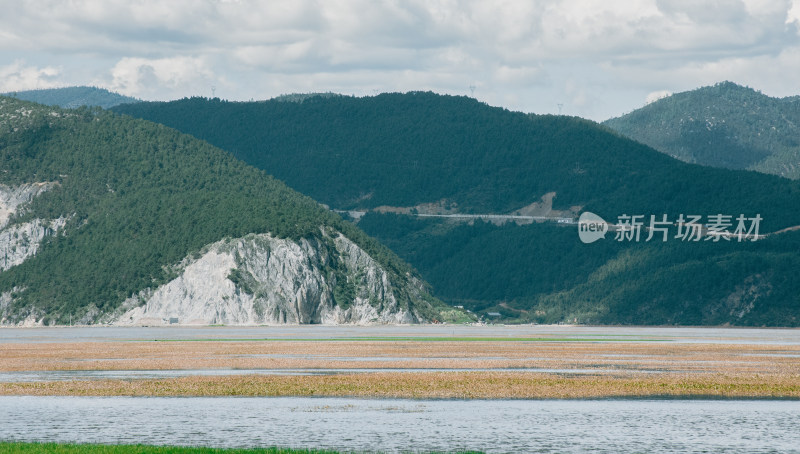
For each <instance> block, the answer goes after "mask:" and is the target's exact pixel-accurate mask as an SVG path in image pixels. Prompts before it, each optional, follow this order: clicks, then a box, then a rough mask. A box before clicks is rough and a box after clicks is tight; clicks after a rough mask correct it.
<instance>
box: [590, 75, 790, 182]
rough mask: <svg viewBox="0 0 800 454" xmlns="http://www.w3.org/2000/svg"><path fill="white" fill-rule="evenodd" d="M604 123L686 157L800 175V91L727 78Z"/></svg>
mask: <svg viewBox="0 0 800 454" xmlns="http://www.w3.org/2000/svg"><path fill="white" fill-rule="evenodd" d="M603 124H604V125H606V126H608V127H610V128H611V129H613V130H615V131H617V132H619V133H620V134H623V135H625V136H627V137H630V138H632V139H634V140H637V141H639V142H641V143H644V144H646V145H649V146H651V147H653V148H654V149H656V150H658V151H661V152H663V153H666V154H668V155H670V156H673V157H676V158H678V159H680V160H682V161H686V162H693V163H697V164H702V165H707V166H713V167H723V168H729V169H750V170H756V171H759V172H764V173H770V174H775V175H780V176H784V177H787V178H792V179H798V178H800V96H791V97H786V98H772V97H769V96H767V95H764V94H762V93H760V92H758V91H756V90H754V89H752V88H749V87H742V86H740V85H737V84H735V83H732V82H722V83H718V84H716V85H713V86H709V87H702V88H698V89H696V90H691V91H686V92H682V93H676V94H673V95H671V96H668V97H666V98H662V99H660V100H658V101H655V102H653V103H651V104H648V105H646V106H644V107H642V108H640V109H637V110H635V111H633V112H631V113H628V114H626V115H623V116H621V117H618V118H612V119H610V120H607V121H605V122H603Z"/></svg>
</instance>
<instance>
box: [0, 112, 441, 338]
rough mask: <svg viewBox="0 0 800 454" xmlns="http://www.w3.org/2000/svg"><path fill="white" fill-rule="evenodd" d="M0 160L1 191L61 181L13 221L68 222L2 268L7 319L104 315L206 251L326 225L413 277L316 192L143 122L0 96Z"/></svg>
mask: <svg viewBox="0 0 800 454" xmlns="http://www.w3.org/2000/svg"><path fill="white" fill-rule="evenodd" d="M0 163H1V164H0V184H3V185H6V186H7V187H13V186H15V185H20V184H23V183H31V182H55V183H57V186H56V187H55V188H54V189H52V190H50V191H48V192H45V193H44V194H42V195H40V196H39V197H38V198H35V199H34V200H33V201H32V202H31V203H30V205H29V206H27V207H26V209H25V210H24V211H23V212H21V213H18V214H17V215H15V216H14V217H13V218H12V219H11V224H19V223H22V222H25V221H27V220H30V219H35V218H36V219H56V218H59V217H63V218H66V219H68V223H67V227H66V228H65V229H64V230H63V231H61V232H59V234H57V235H55V236H51V237H49V238H48V239H47V241H46V242H45V244H43V245H42V247H41V248H40V251H39V252H38V253H37V254H36V255H35V256H34V257H32V258H30V259H28V260H26V261H24V262H23V263H22V264H21V265H18V266H14V267H12V268H10V269H8V270H6V271H4V272H2V273H0V293H2V292H12V296H13V297H14V302H13V305H14V307H13V308H12V310H11V312H12V313H16V314H17V315H18V316H20V317H22V316H24V311H26V310H33V309H36V310H39V311H44V312H46V313H48V314H50V316H51V317H54V320H58V321H60V322H62V323H63V322H65V321H66V320H67V317H68V316H69V315H70V314H79V313H81V312H82V311H83V312H85V310H86V308H87V307H88V306H90V305H94V306H96V307H97V308H98V309H99V310H100V311H103V312H108V311H110V310H112V309H114V308H115V307H116V305H118V304H119V303H120V302H121V301H123V300H124V299H126V298H128V297H130V296H131V295H133V294H135V293H136V292H138V291H139V290H142V289H145V288H149V287H154V286H157V285H158V284H160V283H164V282H166V281H167V280H169V279H170V278H172V277H173V276H172V275H171V271H170V267H171V266H173V265H175V264H177V263H178V262H180V261H181V260H182V259H183V258H184V257H187V256H188V255H189V254H191V253H193V252H197V251H199V250H200V249H201V248H202V247H203V246H205V245H207V244H210V243H213V242H215V241H218V240H220V239H222V238H226V237H227V238H238V237H242V236H244V235H246V234H248V233H267V232H269V233H272V234H273V235H275V236H277V237H287V238H293V239H297V238H301V237H310V236H315V235H319V234H320V228H321V227H322V226H330V227H333V228H335V229H336V230H338V231H340V232H343V233H344V234H345V235H346V236H347V237H349V238H350V239H352V240H353V241H355V242H356V243H357V244H359V245H360V246H361V247H362V248H363V249H365V250H366V251H367V252H368V253H370V255H371V256H372V257H373V258H375V259H376V260H378V261H379V262H380V263H381V264H383V266H384V267H385V268H386V269H387V270H389V273H390V276H391V278H392V279H394V280H396V282H397V283H398V284H400V283H402V282H405V280H406V279H407V277H408V276H409V275H410V273H413V270H412V269H411V268H410V267H409V266H408V265H407V264H405V263H404V262H403V261H402V260H400V259H399V258H398V257H397V256H396V255H394V254H393V253H392V252H391V251H390V250H389V249H387V248H386V247H385V246H383V245H381V244H380V243H378V242H377V241H375V240H373V239H371V238H369V237H368V236H366V235H365V234H364V233H363V232H361V231H360V230H359V229H357V228H356V227H354V226H353V225H352V224H351V223H348V222H345V221H343V220H342V219H341V218H340V217H339V216H338V215H336V214H334V213H331V212H330V211H328V210H326V209H324V208H323V207H321V206H320V205H319V204H318V203H317V202H315V201H314V200H312V199H310V198H309V197H306V196H303V195H301V194H299V193H297V192H295V191H293V190H291V189H289V188H288V187H287V186H286V185H284V184H283V183H281V182H279V181H277V180H275V179H274V178H272V177H270V176H268V175H266V174H265V173H264V172H263V171H261V170H257V169H255V168H252V167H250V166H248V165H246V164H244V163H242V162H241V161H238V160H236V159H235V158H233V157H232V156H231V155H230V154H228V153H225V152H223V151H222V150H219V149H217V148H214V147H213V146H211V145H209V144H208V143H206V142H202V141H200V140H197V139H195V138H193V137H190V136H188V135H185V134H181V133H179V132H178V131H175V130H174V129H170V128H168V127H165V126H162V125H157V124H154V123H150V122H147V121H143V120H136V119H133V118H131V117H122V116H119V115H116V114H113V113H110V112H106V111H102V110H100V109H88V108H81V109H77V110H61V109H57V108H47V107H44V106H41V105H37V104H32V103H27V102H23V101H19V100H15V99H12V98H5V97H0ZM429 302H433V303H434V304H439V303H436V302H435V301H434V300H433V299H431V301H429ZM429 302H425V304H428V303H429ZM408 303H409V304H414V302H413V301H409V302H408Z"/></svg>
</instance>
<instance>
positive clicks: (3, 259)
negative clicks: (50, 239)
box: [0, 217, 67, 271]
mask: <svg viewBox="0 0 800 454" xmlns="http://www.w3.org/2000/svg"><path fill="white" fill-rule="evenodd" d="M66 222H67V220H66V218H63V217H61V218H58V219H54V220H52V221H49V222H48V221H43V220H41V219H34V220H33V221H29V222H25V223H22V224H15V225H12V226H9V227H7V228H5V229H0V271H5V270H7V269H9V268H11V267H12V266H16V265H19V264H20V263H22V262H24V261H25V259H27V258H28V257H32V256H33V255H34V254H36V252H37V251H38V250H39V245H40V244H41V243H42V241H43V240H44V239H45V237H47V236H50V235H53V234H55V233H56V232H58V231H59V230H60V229H61V228H62V227H64V224H66Z"/></svg>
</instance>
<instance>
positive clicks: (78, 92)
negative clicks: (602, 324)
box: [3, 87, 139, 109]
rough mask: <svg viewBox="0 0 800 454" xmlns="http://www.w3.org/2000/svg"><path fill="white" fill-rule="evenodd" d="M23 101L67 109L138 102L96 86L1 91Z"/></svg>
mask: <svg viewBox="0 0 800 454" xmlns="http://www.w3.org/2000/svg"><path fill="white" fill-rule="evenodd" d="M3 95H4V96H11V97H14V98H17V99H22V100H24V101H31V102H35V103H37V104H44V105H46V106H58V107H64V108H67V109H74V108H77V107H83V106H86V107H102V108H103V109H108V108H111V107H114V106H118V105H120V104H127V103H134V102H139V100H138V99H136V98H131V97H130V96H124V95H120V94H119V93H114V92H111V91H108V90H106V89H104V88H97V87H63V88H42V89H39V90H26V91H18V92H14V93H3Z"/></svg>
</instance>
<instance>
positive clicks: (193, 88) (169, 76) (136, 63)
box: [107, 57, 215, 99]
mask: <svg viewBox="0 0 800 454" xmlns="http://www.w3.org/2000/svg"><path fill="white" fill-rule="evenodd" d="M214 80H215V77H214V73H213V72H212V71H211V69H210V68H209V67H208V66H207V64H206V62H205V60H204V59H202V58H195V57H174V58H159V59H146V58H127V57H126V58H123V59H121V60H120V61H119V62H117V64H116V65H114V67H113V68H111V80H110V82H109V83H108V84H107V85H108V87H109V88H110V89H111V90H114V91H117V92H119V93H122V94H125V95H129V96H134V97H141V98H145V99H151V98H158V97H159V95H161V96H163V95H164V94H165V92H167V93H169V94H171V95H175V94H177V96H178V97H180V96H188V95H191V94H197V93H207V92H208V89H209V87H211V86H212V85H213V84H214Z"/></svg>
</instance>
